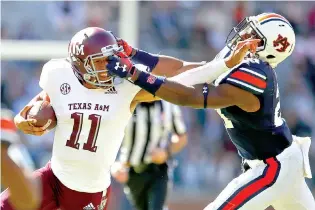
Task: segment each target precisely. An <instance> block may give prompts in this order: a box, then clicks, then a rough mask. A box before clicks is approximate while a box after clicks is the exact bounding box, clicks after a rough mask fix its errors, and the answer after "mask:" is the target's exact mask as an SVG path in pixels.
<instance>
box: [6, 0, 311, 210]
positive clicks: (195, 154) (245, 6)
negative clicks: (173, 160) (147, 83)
mask: <svg viewBox="0 0 315 210" xmlns="http://www.w3.org/2000/svg"><path fill="white" fill-rule="evenodd" d="M1 4H2V5H1V14H2V16H1V19H2V20H1V39H17V40H30V39H31V40H69V39H70V38H71V37H72V36H73V34H74V33H75V32H76V31H78V30H80V29H82V28H85V27H87V26H98V27H102V28H105V29H107V30H111V31H113V32H114V33H115V34H117V33H118V23H119V18H118V15H119V14H118V13H119V2H114V1H111V2H83V1H81V2H74V1H56V2H46V1H45V2H40V1H37V2H1ZM139 4H140V11H139V24H138V25H135V26H134V27H137V28H138V30H139V40H138V43H139V46H138V47H139V48H141V49H144V50H146V51H149V52H153V53H160V54H166V55H172V56H175V57H179V58H182V59H185V60H188V61H203V60H205V61H210V60H212V58H213V57H214V56H215V55H216V53H217V52H218V51H219V50H221V49H222V48H223V46H224V43H225V39H226V36H227V35H228V33H229V31H230V30H231V29H232V27H233V26H235V25H236V24H237V23H238V22H240V21H241V20H242V19H243V18H244V17H245V16H248V15H255V14H258V13H262V12H277V13H279V14H282V15H284V16H285V17H286V18H287V19H288V20H289V21H290V22H291V24H292V25H293V27H294V30H295V32H296V36H297V39H296V47H295V50H294V52H293V55H292V56H291V57H290V58H289V59H287V60H286V61H285V62H284V63H283V64H281V65H279V67H278V68H277V73H278V79H279V82H280V94H281V108H282V112H283V116H284V117H285V118H286V120H287V122H288V124H289V125H290V127H291V129H292V132H293V133H294V134H296V135H299V136H313V137H315V132H314V129H315V121H314V119H315V114H314V113H315V112H314V110H315V109H314V108H315V106H314V105H315V104H314V102H315V100H314V97H315V3H314V2H258V1H255V2H204V1H202V2H201V1H190V2H189V1H176V2H160V1H155V2H153V1H151V2H140V3H139ZM129 15H133V14H129ZM122 38H124V37H122ZM127 41H128V40H127ZM30 53H31V52H30ZM44 62H46V61H42V62H37V61H32V60H30V61H2V62H1V104H2V106H7V107H8V108H10V109H12V110H13V111H14V112H15V113H18V112H19V110H20V109H21V108H22V107H23V106H24V105H25V104H26V103H27V102H28V101H29V100H30V99H31V98H32V97H33V96H34V95H35V94H37V93H38V92H39V91H40V87H39V85H38V80H39V75H40V72H41V67H42V65H43V63H44ZM183 112H184V117H185V122H186V125H187V127H188V135H189V138H188V140H189V143H188V146H187V148H186V149H185V150H184V151H183V152H181V153H180V154H179V155H178V156H177V161H178V167H177V168H176V169H175V170H174V178H173V190H172V191H173V192H172V194H171V200H172V199H173V200H176V199H184V198H185V196H187V197H188V198H190V199H192V198H194V197H196V198H197V197H199V198H200V197H202V196H205V197H208V196H209V195H213V196H215V195H216V194H217V193H218V192H219V191H220V190H221V189H222V188H223V187H224V186H226V184H227V183H228V182H229V181H230V180H231V179H232V178H233V177H235V176H237V175H238V174H239V173H240V158H239V157H238V156H237V153H236V150H235V147H234V146H233V145H232V144H231V142H230V141H229V138H228V136H227V134H226V132H225V130H224V127H223V124H222V122H221V119H220V118H219V117H218V115H217V114H216V113H215V112H214V111H213V110H193V109H189V108H183ZM22 141H23V143H24V144H25V145H27V148H28V149H29V152H30V154H31V157H32V159H33V161H34V163H35V167H36V168H39V167H41V166H43V165H44V164H45V163H46V162H47V161H48V160H49V159H50V155H51V149H52V143H53V133H49V134H47V135H44V136H42V137H32V136H23V135H22ZM310 156H311V157H310V158H311V164H312V168H313V172H315V144H314V143H313V146H312V148H311V152H310ZM313 176H314V177H315V174H314V175H313ZM308 183H309V185H310V186H311V187H312V189H313V191H315V178H314V179H313V180H309V182H308ZM112 195H115V196H112V200H113V201H112V202H113V203H116V205H117V206H119V208H117V209H129V207H128V205H127V204H126V200H125V198H124V197H123V193H122V191H121V187H120V186H119V185H118V184H114V185H113V189H112ZM207 199H208V200H210V198H209V197H208V198H207Z"/></svg>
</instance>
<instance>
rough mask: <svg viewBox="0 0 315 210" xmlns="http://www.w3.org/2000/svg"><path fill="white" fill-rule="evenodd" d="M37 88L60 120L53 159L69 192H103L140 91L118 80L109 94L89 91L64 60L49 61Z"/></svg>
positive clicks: (56, 171)
mask: <svg viewBox="0 0 315 210" xmlns="http://www.w3.org/2000/svg"><path fill="white" fill-rule="evenodd" d="M139 67H140V68H144V66H142V65H140V66H138V68H139ZM39 84H40V86H41V87H42V88H43V90H44V91H45V92H47V94H48V95H49V97H50V101H51V104H52V107H53V108H54V110H55V113H56V117H57V120H58V123H57V126H56V130H55V137H54V145H53V153H52V159H51V167H52V170H53V172H54V174H55V175H56V176H57V178H58V179H59V180H60V181H61V182H62V183H63V184H64V185H65V186H67V187H68V188H70V189H73V190H76V191H80V192H88V193H95V192H100V191H104V190H105V189H106V188H107V187H108V186H109V185H110V166H111V165H112V164H113V162H114V161H115V158H116V155H117V152H118V150H119V147H120V145H121V143H122V140H123V137H124V129H125V126H126V124H127V123H128V121H129V119H130V117H131V115H132V113H131V112H130V104H131V102H132V100H133V98H134V97H135V95H136V94H137V93H138V91H139V90H140V88H138V87H137V86H135V85H133V84H131V83H129V82H128V81H124V80H121V79H119V80H118V79H117V80H115V86H114V88H111V89H109V90H104V89H97V90H96V89H94V90H92V89H87V88H85V87H84V86H83V85H82V84H81V83H80V82H79V80H78V79H77V77H76V76H75V74H74V73H73V69H72V66H71V64H70V63H69V62H68V61H67V60H65V59H57V60H51V61H49V62H48V63H46V64H45V65H44V67H43V70H42V74H41V78H40V82H39Z"/></svg>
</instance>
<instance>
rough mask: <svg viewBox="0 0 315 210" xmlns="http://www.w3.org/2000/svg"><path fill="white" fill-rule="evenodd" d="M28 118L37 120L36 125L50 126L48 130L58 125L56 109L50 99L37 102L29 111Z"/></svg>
mask: <svg viewBox="0 0 315 210" xmlns="http://www.w3.org/2000/svg"><path fill="white" fill-rule="evenodd" d="M27 119H35V120H37V122H36V124H35V125H34V126H36V127H43V126H48V128H47V129H48V130H50V129H53V128H54V127H56V125H57V118H56V114H55V111H54V109H53V108H52V106H51V105H50V103H49V102H48V101H37V102H35V104H34V106H33V107H32V108H31V109H30V110H29V111H28V113H27ZM48 124H49V125H48Z"/></svg>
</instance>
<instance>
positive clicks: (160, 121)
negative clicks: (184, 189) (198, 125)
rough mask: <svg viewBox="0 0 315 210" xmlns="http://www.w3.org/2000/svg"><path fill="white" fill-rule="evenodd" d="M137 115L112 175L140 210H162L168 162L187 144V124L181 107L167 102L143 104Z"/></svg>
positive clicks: (128, 130)
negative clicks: (123, 186)
mask: <svg viewBox="0 0 315 210" xmlns="http://www.w3.org/2000/svg"><path fill="white" fill-rule="evenodd" d="M134 113H135V114H134V116H133V118H132V120H131V121H130V123H129V124H128V126H127V128H126V132H125V138H124V142H123V145H122V148H121V150H120V154H119V158H118V162H116V163H115V164H114V166H113V167H112V175H113V177H114V178H115V179H116V180H117V181H118V182H120V183H122V184H124V185H125V190H124V191H125V193H126V196H127V198H128V200H129V201H130V202H131V203H132V204H133V206H134V207H135V208H136V209H137V210H162V209H163V207H164V203H165V201H166V196H167V188H168V165H167V161H168V160H169V159H171V158H172V155H174V154H175V153H177V152H179V151H181V150H182V149H183V148H184V147H185V145H186V143H187V138H186V128H185V124H184V122H183V119H182V116H181V111H180V109H179V107H178V106H175V105H172V104H170V103H168V102H165V101H156V102H151V103H140V104H139V105H138V106H137V108H136V110H135V112H134Z"/></svg>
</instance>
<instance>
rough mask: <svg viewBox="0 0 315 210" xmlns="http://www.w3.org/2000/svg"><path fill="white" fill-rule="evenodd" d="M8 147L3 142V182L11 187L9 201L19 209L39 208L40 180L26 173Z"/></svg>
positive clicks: (30, 209)
mask: <svg viewBox="0 0 315 210" xmlns="http://www.w3.org/2000/svg"><path fill="white" fill-rule="evenodd" d="M8 148H9V145H8V144H5V143H3V142H2V143H1V183H2V185H3V186H4V187H6V188H7V187H9V191H10V195H9V201H10V203H11V204H12V205H13V206H14V208H15V209H17V210H32V209H37V208H38V207H39V204H40V199H41V197H40V195H41V194H40V186H39V182H38V180H32V179H30V178H28V177H27V176H26V175H25V173H24V172H23V170H22V169H21V168H19V166H18V165H17V164H16V163H15V162H14V161H13V160H12V159H11V158H10V156H9V155H8ZM5 193H8V192H5Z"/></svg>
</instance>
